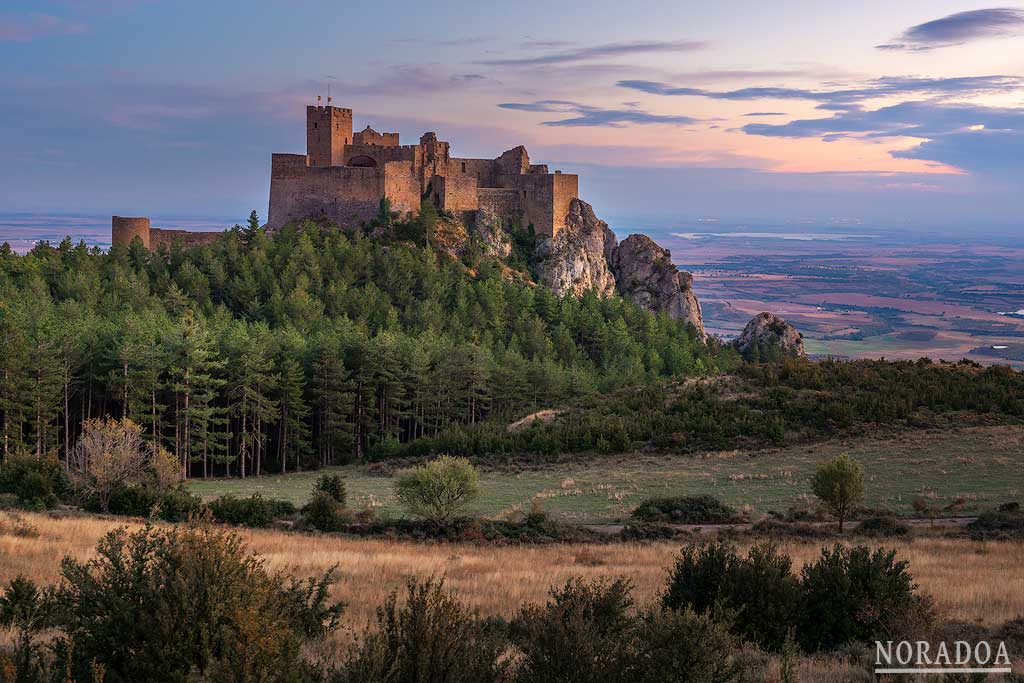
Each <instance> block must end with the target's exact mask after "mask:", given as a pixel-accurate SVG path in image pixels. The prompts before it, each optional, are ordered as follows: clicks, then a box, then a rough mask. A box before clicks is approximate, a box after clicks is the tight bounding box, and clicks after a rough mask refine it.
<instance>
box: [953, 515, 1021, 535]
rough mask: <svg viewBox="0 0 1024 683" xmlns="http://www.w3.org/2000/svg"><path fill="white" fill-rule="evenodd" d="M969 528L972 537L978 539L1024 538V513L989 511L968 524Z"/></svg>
mask: <svg viewBox="0 0 1024 683" xmlns="http://www.w3.org/2000/svg"><path fill="white" fill-rule="evenodd" d="M967 528H968V529H969V530H970V533H971V535H972V536H974V537H977V538H988V537H992V536H999V537H1002V536H1005V537H1022V536H1024V513H1022V512H1020V511H1010V512H1001V511H999V510H987V511H985V512H982V513H981V514H980V515H978V518H977V519H975V520H974V521H973V522H971V523H970V524H968V525H967Z"/></svg>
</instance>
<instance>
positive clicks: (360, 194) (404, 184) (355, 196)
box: [267, 148, 420, 230]
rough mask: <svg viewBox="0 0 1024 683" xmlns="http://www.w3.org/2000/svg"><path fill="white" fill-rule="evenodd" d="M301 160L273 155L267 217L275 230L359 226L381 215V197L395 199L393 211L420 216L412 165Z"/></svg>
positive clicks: (408, 162)
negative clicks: (293, 224)
mask: <svg viewBox="0 0 1024 683" xmlns="http://www.w3.org/2000/svg"><path fill="white" fill-rule="evenodd" d="M381 149H386V148H381ZM301 159H302V157H300V156H299V155H294V154H292V155H288V154H275V155H274V157H273V162H272V169H271V176H270V211H269V214H268V217H267V226H268V227H270V228H272V229H275V230H276V229H278V228H281V227H282V226H283V225H285V224H286V223H288V222H290V221H300V220H303V219H305V218H314V219H320V218H323V219H327V220H330V221H332V222H334V223H337V224H338V225H345V226H354V225H359V224H360V223H363V222H366V221H369V220H372V219H373V217H374V216H376V215H377V212H378V211H379V209H380V200H381V198H382V197H387V198H388V199H390V200H391V207H392V209H393V210H394V211H398V212H400V213H402V214H405V213H407V212H412V213H413V214H414V215H415V214H418V213H419V207H420V180H419V178H418V177H417V176H416V174H415V173H414V169H413V164H412V162H411V161H387V162H385V163H384V164H383V166H381V167H377V168H372V167H352V166H330V167H327V168H316V167H311V166H305V165H304V164H300V163H299V161H300V160H301Z"/></svg>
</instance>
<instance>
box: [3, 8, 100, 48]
mask: <svg viewBox="0 0 1024 683" xmlns="http://www.w3.org/2000/svg"><path fill="white" fill-rule="evenodd" d="M84 30H85V26H83V25H82V24H79V23H77V22H74V21H69V20H67V19H62V18H60V17H56V16H53V15H52V14H14V15H11V14H8V15H0V42H19V43H26V42H29V41H31V40H35V39H36V38H41V37H43V36H66V35H71V34H75V33H82V32H83V31H84Z"/></svg>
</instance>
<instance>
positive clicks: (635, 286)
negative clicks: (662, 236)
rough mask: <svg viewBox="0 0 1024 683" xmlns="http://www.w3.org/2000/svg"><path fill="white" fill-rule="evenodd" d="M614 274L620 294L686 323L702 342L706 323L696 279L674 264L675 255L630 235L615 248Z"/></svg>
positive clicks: (649, 239)
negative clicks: (697, 292) (691, 326)
mask: <svg viewBox="0 0 1024 683" xmlns="http://www.w3.org/2000/svg"><path fill="white" fill-rule="evenodd" d="M611 267H612V272H614V273H615V283H616V285H617V288H618V291H619V294H620V295H622V296H624V297H628V298H630V299H632V300H633V301H635V302H636V303H637V304H639V305H640V306H643V307H644V308H646V309H648V310H651V311H659V312H665V313H667V314H668V315H669V317H671V318H675V319H678V320H685V321H687V322H688V323H690V324H691V325H693V326H694V328H696V329H697V331H698V333H699V334H700V337H701V339H702V340H706V339H707V335H706V333H705V332H704V319H703V316H702V315H701V310H700V302H699V301H697V295H696V294H694V292H693V275H691V274H690V273H687V272H685V271H681V270H679V269H678V268H677V267H676V266H675V264H673V263H672V254H671V253H670V252H669V250H668V249H665V248H664V247H661V246H659V245H658V244H657V243H656V242H655V241H654V240H652V239H651V238H650V237H648V236H647V235H630V236H629V237H627V238H626V239H624V240H623V241H622V242H620V243H619V245H618V247H616V248H615V251H614V253H613V254H612V258H611Z"/></svg>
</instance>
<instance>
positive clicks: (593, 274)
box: [534, 199, 615, 296]
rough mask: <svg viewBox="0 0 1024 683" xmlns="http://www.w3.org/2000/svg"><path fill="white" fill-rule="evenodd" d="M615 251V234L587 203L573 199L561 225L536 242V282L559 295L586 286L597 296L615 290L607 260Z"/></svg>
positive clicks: (582, 288) (613, 279)
mask: <svg viewBox="0 0 1024 683" xmlns="http://www.w3.org/2000/svg"><path fill="white" fill-rule="evenodd" d="M614 250H615V233H613V232H612V231H611V229H610V228H609V227H608V224H607V223H605V222H604V221H602V220H600V219H599V218H598V217H597V216H595V215H594V209H593V208H591V206H590V204H587V203H586V202H584V201H582V200H579V199H573V200H572V202H571V203H570V204H569V214H568V216H567V217H566V224H565V228H563V229H561V230H559V231H558V234H557V235H555V237H553V238H552V239H541V240H538V241H537V248H536V250H535V252H534V256H535V259H536V260H535V269H536V272H537V276H538V279H539V280H540V284H542V285H545V286H547V287H549V288H550V289H551V290H552V291H554V292H555V294H558V295H559V296H561V295H563V294H567V293H570V292H571V293H573V294H577V295H579V294H582V293H583V292H585V291H587V290H588V289H593V290H596V291H597V293H598V294H599V295H600V296H609V295H611V294H614V293H615V276H614V275H613V274H612V271H611V268H610V267H609V265H608V264H609V260H610V257H611V255H612V253H613V252H614Z"/></svg>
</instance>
